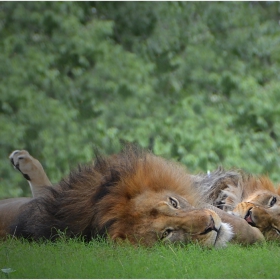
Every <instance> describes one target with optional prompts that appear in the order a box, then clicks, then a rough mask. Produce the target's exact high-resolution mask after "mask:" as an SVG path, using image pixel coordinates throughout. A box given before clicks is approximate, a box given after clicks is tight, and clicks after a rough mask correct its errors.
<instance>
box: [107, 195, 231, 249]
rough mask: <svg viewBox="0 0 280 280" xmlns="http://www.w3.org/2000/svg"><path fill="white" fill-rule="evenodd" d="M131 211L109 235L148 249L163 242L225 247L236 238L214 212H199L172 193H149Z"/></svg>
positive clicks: (130, 207) (140, 198)
mask: <svg viewBox="0 0 280 280" xmlns="http://www.w3.org/2000/svg"><path fill="white" fill-rule="evenodd" d="M129 209H132V211H133V213H131V215H129V213H127V214H126V219H125V220H124V219H123V220H122V219H120V221H121V222H120V223H116V225H115V227H114V226H113V227H112V228H111V231H110V232H109V234H110V235H111V236H112V237H113V239H117V238H122V239H126V238H127V239H129V240H130V242H132V243H134V244H135V243H140V244H143V245H147V246H151V245H153V244H154V243H156V242H157V241H159V240H162V241H163V242H172V243H174V242H181V243H185V244H186V243H190V242H198V243H199V244H201V245H203V246H207V247H208V246H215V247H223V246H225V245H226V243H227V241H229V240H230V239H231V238H232V231H231V227H230V226H229V225H228V224H226V223H222V222H221V219H220V217H219V216H218V215H217V214H216V213H215V212H214V211H212V210H209V209H195V208H194V207H193V206H191V205H190V204H189V203H188V201H187V200H186V199H185V198H183V197H182V196H180V195H178V194H176V193H174V192H171V191H166V190H165V191H162V192H152V191H146V192H144V193H142V194H141V195H139V196H137V197H136V198H134V199H133V200H132V201H131V202H130V205H129ZM134 213H137V214H136V215H135V214H134ZM127 221H129V223H130V225H129V226H128V225H127ZM120 228H122V229H123V231H122V232H119V229H120ZM116 229H118V230H116Z"/></svg>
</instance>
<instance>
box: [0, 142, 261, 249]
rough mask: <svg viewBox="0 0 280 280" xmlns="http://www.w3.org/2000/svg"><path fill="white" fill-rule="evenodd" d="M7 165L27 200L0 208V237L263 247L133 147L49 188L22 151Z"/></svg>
mask: <svg viewBox="0 0 280 280" xmlns="http://www.w3.org/2000/svg"><path fill="white" fill-rule="evenodd" d="M10 159H11V161H12V163H13V165H14V166H15V168H17V169H18V170H19V171H21V172H22V174H23V175H24V177H25V178H26V179H27V180H28V181H29V184H30V187H31V189H32V193H33V196H34V197H33V198H29V199H28V198H22V200H21V198H15V199H7V200H2V201H1V202H0V221H1V224H2V225H1V231H0V233H1V234H2V236H3V237H5V236H6V235H7V233H9V234H11V235H14V236H22V237H25V238H31V239H34V240H38V239H41V238H46V239H51V240H54V239H56V238H57V236H58V235H57V231H58V230H59V231H62V232H65V233H66V235H67V236H70V237H75V236H82V237H84V238H85V239H86V240H90V239H91V238H94V237H97V236H105V237H106V236H109V237H110V238H111V239H112V240H124V239H126V240H129V241H130V242H131V243H132V244H143V245H147V246H151V245H153V244H154V243H156V242H157V241H158V240H162V241H164V242H181V243H185V244H186V243H189V242H198V243H199V244H201V245H204V246H215V247H223V246H225V245H226V243H227V242H228V241H229V240H231V239H232V236H233V235H234V238H233V239H234V240H236V241H238V242H241V243H245V244H250V243H254V242H256V241H260V240H262V239H263V236H262V234H261V233H260V232H259V231H258V230H257V229H253V228H252V227H251V226H249V225H248V224H247V223H246V222H245V221H244V220H243V219H240V218H237V217H233V216H231V215H228V214H227V213H225V212H223V211H221V210H219V209H216V208H215V207H212V206H209V205H206V204H205V202H204V201H203V197H202V196H201V193H200V191H199V189H198V188H196V187H195V185H194V184H193V182H192V180H191V176H190V175H189V174H188V173H187V172H186V170H185V168H184V167H182V166H181V165H179V164H177V163H174V162H171V161H167V160H165V159H163V158H161V157H158V156H155V155H153V154H152V153H149V152H145V151H143V150H141V149H139V148H136V147H135V146H130V145H129V146H127V147H126V148H125V149H124V150H123V151H122V152H121V153H120V154H117V155H114V156H110V157H102V156H100V155H97V156H96V159H95V162H94V163H93V164H91V165H86V166H80V167H79V169H78V170H76V171H72V172H71V173H70V175H69V176H68V177H67V178H65V179H63V180H62V181H61V182H60V183H59V184H57V185H55V186H51V183H50V181H49V180H48V178H47V176H46V174H45V172H44V170H43V168H42V166H41V164H40V163H39V162H38V161H37V160H36V159H34V158H33V157H31V156H30V155H29V153H28V152H27V151H24V150H23V151H18V150H17V151H15V152H13V153H12V154H11V156H10ZM40 177H41V179H42V180H41V182H40V180H39V179H38V178H40ZM214 210H215V211H214ZM216 212H219V215H220V216H221V217H222V219H223V221H222V220H221V218H220V216H219V215H218V214H217V213H216ZM7 213H9V215H7ZM228 223H230V224H231V225H232V226H233V230H234V233H233V232H232V229H231V226H230V225H229V224H228Z"/></svg>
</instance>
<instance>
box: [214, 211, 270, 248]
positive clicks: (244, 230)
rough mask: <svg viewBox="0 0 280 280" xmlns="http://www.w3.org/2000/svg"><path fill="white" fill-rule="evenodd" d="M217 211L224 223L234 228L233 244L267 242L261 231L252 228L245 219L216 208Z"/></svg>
mask: <svg viewBox="0 0 280 280" xmlns="http://www.w3.org/2000/svg"><path fill="white" fill-rule="evenodd" d="M215 211H216V213H217V214H218V215H219V216H220V218H221V219H222V221H223V222H226V223H228V224H230V225H231V226H232V228H233V232H234V237H233V239H232V242H235V243H241V244H253V243H256V242H262V241H264V240H265V238H264V236H263V234H262V233H261V231H260V230H259V229H258V228H256V227H252V226H250V225H249V224H248V223H247V222H246V221H245V220H244V219H242V218H240V217H237V216H234V215H231V214H228V213H227V212H225V211H223V210H220V209H218V208H216V209H215Z"/></svg>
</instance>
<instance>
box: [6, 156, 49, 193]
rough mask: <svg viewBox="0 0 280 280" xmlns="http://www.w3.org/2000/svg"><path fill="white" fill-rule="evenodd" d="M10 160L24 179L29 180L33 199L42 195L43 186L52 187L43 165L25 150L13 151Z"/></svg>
mask: <svg viewBox="0 0 280 280" xmlns="http://www.w3.org/2000/svg"><path fill="white" fill-rule="evenodd" d="M9 159H10V161H11V163H12V165H13V166H14V168H15V169H17V170H19V171H20V172H21V174H22V175H23V177H24V178H25V179H26V180H28V183H29V185H30V188H31V191H32V194H33V197H35V196H38V195H39V193H41V190H42V187H43V186H51V185H52V184H51V182H50V180H49V179H48V177H47V175H46V173H45V171H44V169H43V167H42V165H41V163H40V162H39V161H38V160H37V159H35V158H34V157H32V156H31V155H30V154H29V153H28V152H27V151H25V150H15V151H13V152H12V153H11V154H10V156H9Z"/></svg>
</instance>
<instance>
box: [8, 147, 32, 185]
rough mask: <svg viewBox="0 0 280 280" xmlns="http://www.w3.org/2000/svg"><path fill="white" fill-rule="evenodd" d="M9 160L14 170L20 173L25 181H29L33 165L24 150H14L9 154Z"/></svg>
mask: <svg viewBox="0 0 280 280" xmlns="http://www.w3.org/2000/svg"><path fill="white" fill-rule="evenodd" d="M9 159H10V161H11V163H12V165H13V166H14V168H15V169H17V170H18V171H19V172H21V173H22V175H23V177H24V178H25V179H26V180H28V181H31V178H30V175H31V174H30V173H31V171H32V170H34V164H33V162H32V160H33V158H32V157H31V156H30V154H29V153H28V152H27V151H25V150H21V151H20V150H15V151H13V152H12V153H11V154H10V156H9Z"/></svg>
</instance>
